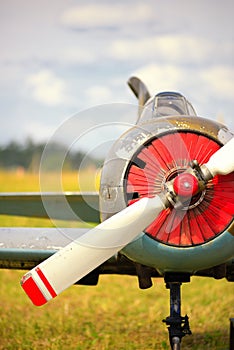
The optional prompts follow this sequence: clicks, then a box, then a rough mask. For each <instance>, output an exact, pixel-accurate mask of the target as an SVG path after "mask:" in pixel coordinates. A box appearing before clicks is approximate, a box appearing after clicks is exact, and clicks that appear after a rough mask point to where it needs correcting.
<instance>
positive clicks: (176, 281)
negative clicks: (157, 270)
mask: <svg viewBox="0 0 234 350" xmlns="http://www.w3.org/2000/svg"><path fill="white" fill-rule="evenodd" d="M189 281H190V276H189V275H187V274H167V275H166V276H165V282H166V288H167V289H170V316H168V317H167V318H166V319H164V320H163V322H165V323H166V325H167V326H168V332H169V340H170V344H171V349H172V350H180V343H181V340H182V338H183V337H184V336H185V335H187V334H192V332H191V330H190V327H189V318H188V316H187V315H185V316H184V317H183V316H181V294H180V287H181V284H182V282H189Z"/></svg>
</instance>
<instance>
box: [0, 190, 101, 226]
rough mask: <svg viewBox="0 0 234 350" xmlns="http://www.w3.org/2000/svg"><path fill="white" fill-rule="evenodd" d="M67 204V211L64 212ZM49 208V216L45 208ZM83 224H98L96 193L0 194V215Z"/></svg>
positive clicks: (97, 197) (97, 199) (97, 198)
mask: <svg viewBox="0 0 234 350" xmlns="http://www.w3.org/2000/svg"><path fill="white" fill-rule="evenodd" d="M65 202H67V204H68V206H69V210H64V203H65ZM46 207H49V208H50V211H49V215H48V213H47V212H46V210H45V208H46ZM74 213H75V214H76V220H79V221H84V222H96V223H99V222H100V218H99V195H98V193H97V192H85V193H80V192H64V193H56V192H48V193H43V194H41V193H35V192H22V193H20V192H17V193H14V192H9V193H4V192H2V193H1V194H0V214H5V215H17V216H27V217H40V218H48V217H49V218H51V219H60V220H74Z"/></svg>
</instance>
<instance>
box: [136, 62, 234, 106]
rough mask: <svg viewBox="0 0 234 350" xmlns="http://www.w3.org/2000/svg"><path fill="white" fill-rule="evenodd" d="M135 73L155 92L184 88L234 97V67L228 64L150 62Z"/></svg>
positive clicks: (220, 96)
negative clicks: (190, 64) (189, 64)
mask: <svg viewBox="0 0 234 350" xmlns="http://www.w3.org/2000/svg"><path fill="white" fill-rule="evenodd" d="M133 74H135V75H136V76H138V77H139V78H141V79H142V80H143V81H145V83H146V85H147V86H149V89H150V90H151V91H153V92H155V91H156V92H158V91H162V90H175V89H184V90H185V92H186V90H187V91H193V90H195V91H199V95H203V96H204V94H205V95H206V96H208V95H213V96H216V97H217V98H222V99H224V100H225V99H233V98H234V68H233V67H227V66H226V65H214V66H211V67H203V68H200V67H198V68H197V69H195V68H194V67H183V66H177V65H167V64H165V65H156V64H149V65H146V66H143V67H141V68H139V69H137V70H136V71H135V72H134V73H133Z"/></svg>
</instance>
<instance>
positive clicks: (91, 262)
mask: <svg viewBox="0 0 234 350" xmlns="http://www.w3.org/2000/svg"><path fill="white" fill-rule="evenodd" d="M166 205H167V199H166V197H165V198H164V197H163V196H162V197H160V196H156V197H154V198H146V197H145V198H142V199H140V200H139V201H137V202H136V203H134V204H132V205H131V206H129V207H127V208H125V209H124V210H122V211H121V212H119V213H117V214H116V215H114V216H112V217H111V218H109V219H108V220H106V221H104V222H102V223H101V224H100V225H98V226H96V227H95V228H94V229H92V230H90V231H88V232H87V233H85V234H84V235H83V236H81V237H79V238H78V239H77V240H75V241H73V242H72V243H70V244H69V245H67V246H66V247H64V248H63V249H61V250H60V251H58V252H57V253H55V254H54V255H52V256H51V257H50V258H48V259H47V260H45V261H43V262H42V263H41V264H39V265H38V266H37V267H35V268H34V269H32V270H31V271H30V272H28V273H27V274H25V275H24V276H23V278H22V281H21V284H22V287H23V289H24V290H25V292H26V293H27V294H28V296H29V297H30V299H31V300H32V302H33V303H34V304H35V305H37V306H39V305H43V304H45V303H46V302H47V301H48V300H50V299H52V298H54V297H55V296H56V295H57V294H59V293H61V292H62V291H63V290H64V289H66V288H67V287H69V286H70V285H72V284H74V283H75V282H77V281H78V280H80V279H81V278H82V277H84V276H86V275H87V274H88V273H89V272H90V271H92V270H93V269H95V268H96V267H97V266H99V265H100V264H102V263H103V262H105V261H106V260H107V259H109V258H110V257H111V256H113V255H114V254H115V253H117V252H118V251H119V250H121V249H122V248H123V247H124V246H126V245H127V244H128V243H130V242H131V241H132V240H133V239H134V238H136V237H137V236H138V235H139V234H140V233H141V232H142V231H143V230H144V229H145V228H146V227H147V226H148V225H149V224H150V223H151V222H152V221H153V220H154V219H155V218H156V217H157V216H158V215H159V213H160V212H161V211H162V210H163V209H165V208H166Z"/></svg>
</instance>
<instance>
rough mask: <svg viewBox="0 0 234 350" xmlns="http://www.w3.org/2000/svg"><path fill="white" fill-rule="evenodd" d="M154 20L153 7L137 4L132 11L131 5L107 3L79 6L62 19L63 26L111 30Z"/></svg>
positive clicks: (69, 10)
mask: <svg viewBox="0 0 234 350" xmlns="http://www.w3.org/2000/svg"><path fill="white" fill-rule="evenodd" d="M152 18H153V12H152V7H151V6H149V5H146V4H140V3H138V4H137V3H135V4H134V8H133V9H132V11H131V10H130V7H129V3H125V4H118V3H111V4H108V3H105V4H101V3H98V4H90V5H87V4H85V5H79V6H75V7H72V8H69V9H67V10H66V11H65V12H64V13H63V15H62V17H61V21H62V23H63V24H65V25H67V26H70V27H73V28H74V27H75V28H88V29H90V28H104V27H106V28H110V27H116V26H117V27H121V25H122V24H123V23H126V24H128V25H131V24H139V23H141V22H145V21H147V20H149V19H152Z"/></svg>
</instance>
